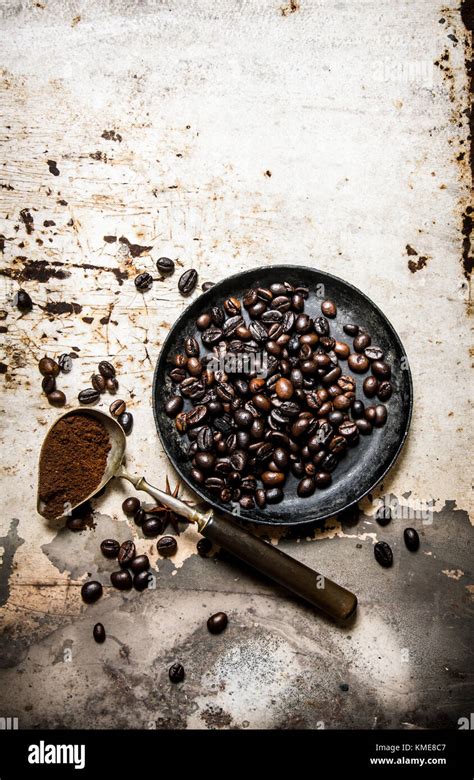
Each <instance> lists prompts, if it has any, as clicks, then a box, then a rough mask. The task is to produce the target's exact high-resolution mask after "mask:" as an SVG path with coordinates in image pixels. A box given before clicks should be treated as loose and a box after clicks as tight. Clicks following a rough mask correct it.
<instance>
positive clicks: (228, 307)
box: [224, 297, 240, 317]
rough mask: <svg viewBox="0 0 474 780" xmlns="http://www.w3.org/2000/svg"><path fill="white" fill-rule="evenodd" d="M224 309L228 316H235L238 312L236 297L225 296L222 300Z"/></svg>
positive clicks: (238, 304) (238, 302) (238, 306)
mask: <svg viewBox="0 0 474 780" xmlns="http://www.w3.org/2000/svg"><path fill="white" fill-rule="evenodd" d="M224 309H225V311H226V314H227V316H228V317H235V315H236V314H240V301H239V299H238V298H233V297H232V298H227V300H226V301H224Z"/></svg>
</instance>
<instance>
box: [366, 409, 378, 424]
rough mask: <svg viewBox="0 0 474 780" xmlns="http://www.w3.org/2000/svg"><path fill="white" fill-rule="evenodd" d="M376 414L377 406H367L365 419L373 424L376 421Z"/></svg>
mask: <svg viewBox="0 0 474 780" xmlns="http://www.w3.org/2000/svg"><path fill="white" fill-rule="evenodd" d="M376 416H377V413H376V411H375V406H367V407H366V409H365V412H364V417H365V419H366V420H368V421H369V422H370V423H371V424H372V425H373V424H374V423H375V418H376Z"/></svg>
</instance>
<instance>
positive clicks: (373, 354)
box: [364, 345, 383, 360]
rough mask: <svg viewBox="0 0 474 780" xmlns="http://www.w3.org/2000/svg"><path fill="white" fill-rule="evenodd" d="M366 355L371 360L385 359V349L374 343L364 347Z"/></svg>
mask: <svg viewBox="0 0 474 780" xmlns="http://www.w3.org/2000/svg"><path fill="white" fill-rule="evenodd" d="M364 355H365V356H366V357H367V358H369V360H383V350H382V349H380V347H376V346H374V345H372V346H370V347H366V348H365V349H364Z"/></svg>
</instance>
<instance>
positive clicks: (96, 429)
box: [39, 413, 111, 518]
mask: <svg viewBox="0 0 474 780" xmlns="http://www.w3.org/2000/svg"><path fill="white" fill-rule="evenodd" d="M110 447H111V444H110V438H109V434H108V433H107V430H106V428H105V427H104V425H102V423H101V422H100V421H99V420H97V419H96V418H95V417H92V416H91V415H87V414H77V413H76V414H74V413H72V414H70V415H68V416H67V417H63V418H62V419H61V420H59V421H58V422H57V423H56V425H55V426H54V427H53V428H52V430H51V431H50V433H49V435H48V437H47V439H46V441H45V443H44V445H43V450H42V453H41V458H40V464H39V496H40V499H41V501H43V502H44V504H45V508H44V511H43V514H44V515H45V517H48V518H55V517H60V516H62V515H64V514H67V513H68V509H69V506H74V505H75V504H79V503H80V502H81V501H84V500H85V499H86V498H87V496H88V495H89V494H90V493H92V492H93V491H94V490H95V488H96V487H97V486H98V485H99V484H100V481H101V479H102V476H103V474H104V471H105V467H106V464H107V456H108V453H109V450H110Z"/></svg>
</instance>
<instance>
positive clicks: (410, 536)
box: [403, 528, 420, 552]
mask: <svg viewBox="0 0 474 780" xmlns="http://www.w3.org/2000/svg"><path fill="white" fill-rule="evenodd" d="M403 540H404V542H405V545H406V546H407V548H408V549H409V550H410V551H411V552H416V551H417V550H418V548H419V546H420V537H419V536H418V532H417V531H416V530H415V529H414V528H405V530H404V532H403Z"/></svg>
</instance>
